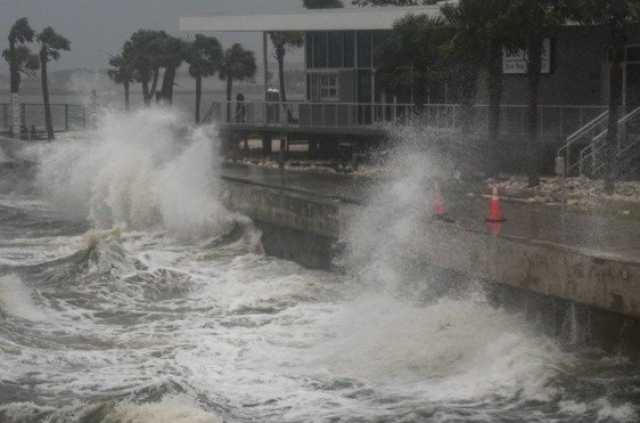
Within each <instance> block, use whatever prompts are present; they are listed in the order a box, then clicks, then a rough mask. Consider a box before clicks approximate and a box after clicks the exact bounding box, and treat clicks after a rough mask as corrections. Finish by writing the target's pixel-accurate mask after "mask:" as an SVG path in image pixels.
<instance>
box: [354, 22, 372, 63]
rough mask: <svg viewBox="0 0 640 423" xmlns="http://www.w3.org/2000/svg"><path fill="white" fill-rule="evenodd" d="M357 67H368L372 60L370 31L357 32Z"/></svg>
mask: <svg viewBox="0 0 640 423" xmlns="http://www.w3.org/2000/svg"><path fill="white" fill-rule="evenodd" d="M357 45H358V68H370V67H372V65H373V61H372V57H373V54H372V47H373V44H372V39H371V31H359V32H358V44H357Z"/></svg>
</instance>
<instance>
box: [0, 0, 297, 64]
mask: <svg viewBox="0 0 640 423" xmlns="http://www.w3.org/2000/svg"><path fill="white" fill-rule="evenodd" d="M301 4H302V2H301V0H0V28H1V29H2V30H1V32H2V34H1V35H0V37H1V38H0V50H2V49H4V48H6V35H5V34H6V33H7V32H8V30H9V28H10V26H11V25H12V24H13V22H14V21H15V20H16V19H17V18H20V17H23V16H26V17H28V18H29V21H30V23H31V26H33V27H34V29H36V31H38V30H40V29H42V28H43V27H45V26H47V25H51V26H53V27H54V28H55V29H56V31H58V32H59V33H61V34H62V35H64V36H66V37H67V38H69V40H71V51H70V52H68V53H64V54H63V55H62V57H61V59H60V62H59V63H57V64H55V65H53V66H52V68H53V69H68V68H88V69H100V68H105V67H106V62H107V60H108V57H109V55H110V54H113V53H115V52H117V51H118V49H119V48H120V46H122V43H123V42H124V41H125V40H126V39H127V38H128V37H129V35H130V34H131V33H132V32H134V31H135V30H137V29H139V28H151V29H164V30H166V31H168V32H170V33H173V34H176V35H178V34H179V30H178V24H179V18H180V16H198V15H209V14H216V13H224V14H244V13H277V12H287V11H292V10H296V9H298V10H299V9H301V8H302V7H301ZM219 38H220V40H221V41H222V42H223V43H224V44H225V45H229V44H230V43H233V42H242V43H243V44H244V45H245V46H246V47H248V48H251V49H257V48H258V46H259V36H258V34H227V35H225V36H220V37H219ZM1 62H2V64H1V65H0V73H5V74H6V73H8V66H7V65H6V63H5V62H4V61H1Z"/></svg>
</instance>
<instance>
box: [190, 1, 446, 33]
mask: <svg viewBox="0 0 640 423" xmlns="http://www.w3.org/2000/svg"><path fill="white" fill-rule="evenodd" d="M408 14H427V15H429V16H433V17H437V16H440V6H414V7H380V8H359V9H325V10H314V11H307V12H303V13H287V14H271V15H244V16H226V15H215V16H200V17H182V18H180V30H181V31H183V32H273V31H304V32H308V31H348V30H385V29H391V28H393V24H394V23H395V22H396V21H397V20H398V19H400V18H402V17H404V16H406V15H408Z"/></svg>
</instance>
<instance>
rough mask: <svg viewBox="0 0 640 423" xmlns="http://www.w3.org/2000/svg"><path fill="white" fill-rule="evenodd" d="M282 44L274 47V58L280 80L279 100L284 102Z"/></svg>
mask: <svg viewBox="0 0 640 423" xmlns="http://www.w3.org/2000/svg"><path fill="white" fill-rule="evenodd" d="M284 54H285V50H284V46H277V47H276V59H277V60H278V79H279V81H280V101H281V102H282V103H286V101H287V93H286V92H285V86H284Z"/></svg>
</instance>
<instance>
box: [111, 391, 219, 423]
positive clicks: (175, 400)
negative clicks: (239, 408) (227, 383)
mask: <svg viewBox="0 0 640 423" xmlns="http://www.w3.org/2000/svg"><path fill="white" fill-rule="evenodd" d="M222 421H223V420H222V419H221V418H220V417H218V416H216V415H213V414H211V413H208V412H206V411H204V410H203V409H202V408H201V407H200V406H199V405H198V404H196V403H195V401H193V400H192V399H190V398H188V397H186V396H174V397H169V398H166V399H163V400H162V401H161V402H158V403H151V404H119V405H117V406H116V408H115V410H114V411H113V412H111V413H109V415H108V416H107V417H106V418H105V419H104V420H103V423H120V422H127V423H222Z"/></svg>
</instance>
